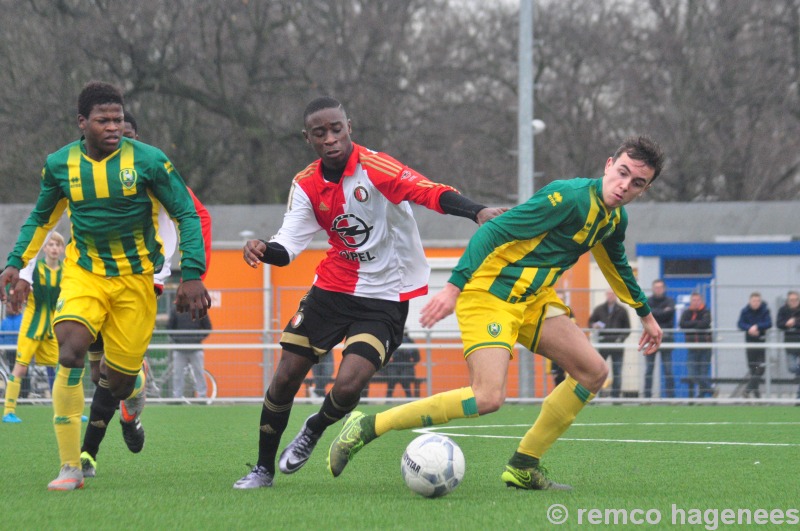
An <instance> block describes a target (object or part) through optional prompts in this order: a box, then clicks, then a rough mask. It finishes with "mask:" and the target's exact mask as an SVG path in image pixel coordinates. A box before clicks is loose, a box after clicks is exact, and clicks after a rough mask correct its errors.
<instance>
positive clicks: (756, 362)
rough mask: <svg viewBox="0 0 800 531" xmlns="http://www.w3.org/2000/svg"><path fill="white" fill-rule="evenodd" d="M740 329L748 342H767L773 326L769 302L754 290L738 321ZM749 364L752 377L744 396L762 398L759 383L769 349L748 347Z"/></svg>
mask: <svg viewBox="0 0 800 531" xmlns="http://www.w3.org/2000/svg"><path fill="white" fill-rule="evenodd" d="M737 325H738V326H739V330H744V340H745V342H747V343H761V344H763V343H764V342H766V339H767V338H766V335H767V330H769V329H770V328H772V316H771V315H770V313H769V308H768V307H767V303H766V302H764V301H762V300H761V294H760V293H758V292H755V291H754V292H753V293H751V294H750V300H749V301H748V303H747V306H745V307H744V308H742V312H741V313H740V314H739V322H738V323H737ZM746 350H747V366H748V368H749V376H750V379H749V380H748V382H747V387H746V388H745V391H744V396H746V397H747V396H751V397H753V398H761V392H760V391H759V389H758V387H759V383H760V382H761V376H762V375H763V374H764V367H765V366H766V354H767V349H766V348H764V347H763V346H762V347H756V348H753V347H747V349H746Z"/></svg>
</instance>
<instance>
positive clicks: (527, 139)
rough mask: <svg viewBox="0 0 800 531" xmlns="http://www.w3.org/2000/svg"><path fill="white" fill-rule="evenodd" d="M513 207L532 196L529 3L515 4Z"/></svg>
mask: <svg viewBox="0 0 800 531" xmlns="http://www.w3.org/2000/svg"><path fill="white" fill-rule="evenodd" d="M517 63H518V64H517V68H518V71H519V74H518V75H519V80H518V84H519V87H518V91H517V92H518V94H519V96H518V97H519V110H518V113H517V129H518V135H517V139H518V140H517V141H518V144H517V153H518V157H517V204H522V203H524V202H525V201H527V200H528V199H529V198H530V197H531V196H532V195H533V179H534V173H533V172H534V166H533V164H534V159H533V0H520V4H519V50H518V61H517Z"/></svg>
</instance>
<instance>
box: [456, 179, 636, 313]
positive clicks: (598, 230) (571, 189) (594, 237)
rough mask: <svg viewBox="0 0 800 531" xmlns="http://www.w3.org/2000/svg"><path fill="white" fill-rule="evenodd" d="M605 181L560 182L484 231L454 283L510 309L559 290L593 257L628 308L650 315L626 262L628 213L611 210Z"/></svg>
mask: <svg viewBox="0 0 800 531" xmlns="http://www.w3.org/2000/svg"><path fill="white" fill-rule="evenodd" d="M602 183H603V181H602V179H584V178H575V179H569V180H563V181H554V182H552V183H550V184H549V185H547V186H545V187H544V188H542V189H541V190H539V191H538V192H536V193H535V194H534V195H533V197H531V198H530V199H529V200H528V201H527V202H526V203H524V204H522V205H519V206H517V207H515V208H512V209H511V210H509V211H508V212H505V213H504V214H502V215H500V216H498V217H496V218H494V219H492V220H491V221H489V222H487V223H485V224H484V225H483V226H481V227H480V228H479V229H478V231H477V232H476V233H475V235H474V236H473V237H472V238H471V239H470V242H469V244H468V245H467V248H466V250H465V251H464V254H463V255H462V256H461V259H460V260H459V261H458V264H457V265H456V267H455V268H454V269H453V273H452V275H451V276H450V280H449V282H450V283H451V284H453V285H455V286H457V287H459V288H460V289H462V290H463V289H464V286H465V285H466V284H467V282H469V283H470V288H474V289H482V290H486V291H488V292H489V293H492V294H493V295H495V296H497V297H499V298H501V299H503V300H506V301H509V302H512V303H513V302H519V301H525V300H527V299H528V297H530V296H532V295H534V294H535V293H536V291H537V290H539V289H541V288H543V287H548V286H552V285H553V284H555V283H556V281H557V280H558V279H559V278H560V277H561V275H562V274H563V273H564V271H566V270H568V269H569V268H571V267H572V266H574V265H575V263H576V262H577V261H578V258H580V256H581V255H583V254H585V253H586V252H587V251H591V252H592V254H593V255H594V257H595V260H597V263H598V265H599V266H600V269H601V270H602V272H603V275H604V276H605V277H606V280H608V282H609V284H610V285H611V288H612V289H613V290H614V292H615V293H616V294H617V297H619V299H620V300H621V301H622V302H625V303H626V304H628V305H630V306H631V307H633V308H635V309H636V313H637V314H638V315H639V316H645V315H647V314H649V313H650V307H649V306H648V305H647V297H646V296H645V294H644V292H643V291H642V289H641V288H640V287H639V285H638V284H637V283H636V279H635V278H634V276H633V270H632V269H631V267H630V265H629V264H628V259H627V257H626V256H625V247H624V245H623V242H624V240H625V229H626V228H627V225H628V215H627V213H626V212H625V209H624V208H622V207H620V208H615V209H609V208H607V207H606V206H605V204H604V203H603V199H602V197H603V196H602Z"/></svg>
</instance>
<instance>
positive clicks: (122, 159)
mask: <svg viewBox="0 0 800 531" xmlns="http://www.w3.org/2000/svg"><path fill="white" fill-rule="evenodd" d="M133 162H134V160H133V144H131V143H129V142H123V144H122V147H121V148H120V153H119V169H120V172H122V171H123V170H130V171H135V170H134V166H133ZM167 171H170V170H167ZM122 194H123V195H136V182H134V183H133V186H131V187H130V188H126V187H124V186H123V187H122Z"/></svg>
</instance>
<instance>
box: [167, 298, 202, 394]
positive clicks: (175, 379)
mask: <svg viewBox="0 0 800 531" xmlns="http://www.w3.org/2000/svg"><path fill="white" fill-rule="evenodd" d="M167 328H168V329H169V330H198V331H199V332H198V333H196V334H170V336H169V337H170V340H171V341H172V342H173V343H184V344H196V343H202V342H203V341H205V339H206V338H207V337H208V334H209V333H211V319H210V318H209V317H208V315H207V314H206V315H204V316H203V317H201V318H200V319H192V314H190V313H188V312H183V313H178V311H177V309H176V308H175V307H174V306H173V307H172V309H171V310H170V312H169V321H168V322H167ZM187 365H190V366H191V367H192V373H193V376H194V389H195V391H196V392H197V396H201V397H202V396H205V395H206V393H207V391H208V388H207V385H206V378H205V375H204V374H203V370H204V369H205V363H204V360H203V350H202V349H193V350H173V351H172V397H173V398H183V378H184V371H185V370H186V366H187Z"/></svg>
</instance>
